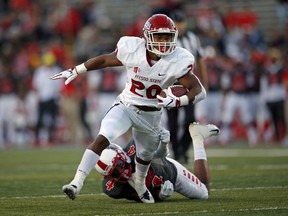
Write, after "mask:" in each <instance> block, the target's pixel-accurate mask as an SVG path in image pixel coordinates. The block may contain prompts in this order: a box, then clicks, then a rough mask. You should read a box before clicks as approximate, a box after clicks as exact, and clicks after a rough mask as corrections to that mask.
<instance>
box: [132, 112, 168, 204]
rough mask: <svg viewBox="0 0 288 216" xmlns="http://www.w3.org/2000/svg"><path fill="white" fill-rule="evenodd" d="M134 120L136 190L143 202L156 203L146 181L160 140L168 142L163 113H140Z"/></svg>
mask: <svg viewBox="0 0 288 216" xmlns="http://www.w3.org/2000/svg"><path fill="white" fill-rule="evenodd" d="M132 118H133V122H134V125H133V126H134V128H133V138H134V141H135V145H136V151H137V156H136V161H135V165H136V172H135V175H134V178H135V187H134V188H135V190H136V192H137V194H138V196H139V198H140V199H141V201H142V202H144V203H154V198H153V196H152V195H151V193H150V192H149V190H148V189H147V187H146V185H145V179H146V176H147V172H148V169H149V166H150V162H151V160H152V159H153V157H154V153H155V151H156V149H157V148H158V146H159V143H160V140H162V141H164V142H167V137H166V136H163V130H164V129H163V127H162V125H161V111H157V112H139V113H138V115H134V116H133V117H132ZM165 137H166V138H165ZM168 138H169V137H168ZM165 140H166V141H165Z"/></svg>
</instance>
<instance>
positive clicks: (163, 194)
mask: <svg viewBox="0 0 288 216" xmlns="http://www.w3.org/2000/svg"><path fill="white" fill-rule="evenodd" d="M173 193H174V186H173V184H172V183H171V182H170V181H169V180H166V181H165V182H164V184H162V185H161V190H160V193H159V198H160V199H161V200H165V199H167V198H168V197H170V196H171V195H172V194H173Z"/></svg>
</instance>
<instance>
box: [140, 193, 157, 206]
mask: <svg viewBox="0 0 288 216" xmlns="http://www.w3.org/2000/svg"><path fill="white" fill-rule="evenodd" d="M139 198H140V200H141V202H143V203H154V202H155V201H154V198H153V196H152V194H151V193H150V192H149V191H148V190H146V191H145V193H144V194H142V195H141V196H139Z"/></svg>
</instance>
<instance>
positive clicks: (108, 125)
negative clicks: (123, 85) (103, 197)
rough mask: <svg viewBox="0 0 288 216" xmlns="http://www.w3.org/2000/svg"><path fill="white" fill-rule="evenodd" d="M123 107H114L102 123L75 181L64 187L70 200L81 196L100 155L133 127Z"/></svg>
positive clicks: (80, 165)
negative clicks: (111, 142)
mask: <svg viewBox="0 0 288 216" xmlns="http://www.w3.org/2000/svg"><path fill="white" fill-rule="evenodd" d="M122 106H123V105H118V106H113V107H112V108H111V109H110V111H109V112H108V113H107V115H106V116H105V118H104V119H103V120H102V122H101V128H100V131H99V135H98V136H97V138H96V139H95V140H94V141H93V142H92V143H91V144H90V145H89V146H88V148H87V149H86V151H85V152H84V154H83V156H82V159H81V161H80V164H79V166H78V168H77V171H76V174H75V176H74V178H73V180H72V181H71V182H70V184H67V185H64V186H63V187H62V190H63V192H64V193H65V194H66V195H67V196H68V197H69V198H70V199H72V200H73V199H75V198H76V196H77V194H79V192H80V190H81V189H82V186H83V183H84V180H85V179H86V177H87V176H88V174H89V173H90V171H91V170H92V169H93V168H94V166H95V164H96V163H97V161H98V159H99V155H100V154H101V152H102V151H103V150H104V149H105V148H106V147H107V146H108V145H109V143H110V141H113V140H114V139H115V138H117V137H119V136H120V135H122V134H124V133H125V132H126V131H127V130H128V129H129V128H130V127H131V122H130V119H129V117H128V116H127V115H126V113H125V111H124V110H123V107H122Z"/></svg>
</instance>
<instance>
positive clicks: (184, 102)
mask: <svg viewBox="0 0 288 216" xmlns="http://www.w3.org/2000/svg"><path fill="white" fill-rule="evenodd" d="M179 100H180V106H186V105H188V104H189V98H188V96H187V95H183V96H181V97H179Z"/></svg>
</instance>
